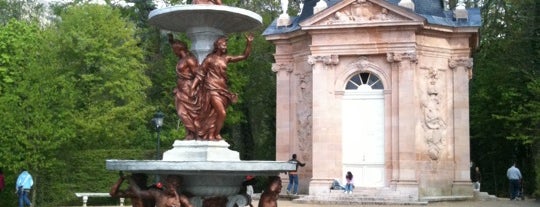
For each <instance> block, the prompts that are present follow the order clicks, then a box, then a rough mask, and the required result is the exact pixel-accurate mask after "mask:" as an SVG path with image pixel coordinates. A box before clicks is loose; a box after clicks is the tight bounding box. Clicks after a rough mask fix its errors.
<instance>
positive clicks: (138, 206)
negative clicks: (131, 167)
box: [109, 171, 156, 207]
mask: <svg viewBox="0 0 540 207" xmlns="http://www.w3.org/2000/svg"><path fill="white" fill-rule="evenodd" d="M130 177H131V178H132V179H133V181H134V183H132V184H131V185H137V186H138V187H139V188H141V189H144V190H147V189H148V188H147V187H146V181H147V179H148V176H147V175H146V174H143V173H135V174H132V175H131V176H130ZM125 179H126V176H125V175H124V174H123V173H122V171H120V177H119V178H118V180H117V181H116V182H115V183H114V184H113V186H112V187H111V190H110V191H109V194H110V195H111V197H113V198H130V199H131V205H132V206H133V207H154V206H155V203H156V202H155V201H154V199H151V198H150V199H142V198H140V197H139V196H137V195H136V194H135V192H133V190H132V188H131V185H130V186H129V187H128V188H127V189H126V190H120V186H121V185H122V183H123V182H124V180H125Z"/></svg>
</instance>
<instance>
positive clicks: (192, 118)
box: [169, 34, 200, 140]
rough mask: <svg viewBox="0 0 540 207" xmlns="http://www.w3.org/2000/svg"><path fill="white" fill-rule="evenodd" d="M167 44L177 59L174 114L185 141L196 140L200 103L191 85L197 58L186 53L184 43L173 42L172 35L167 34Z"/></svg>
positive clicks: (197, 66) (197, 65)
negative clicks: (181, 125)
mask: <svg viewBox="0 0 540 207" xmlns="http://www.w3.org/2000/svg"><path fill="white" fill-rule="evenodd" d="M169 43H170V44H171V47H172V49H173V52H174V54H175V55H176V56H178V58H179V60H178V63H177V64H176V76H177V81H176V84H177V87H176V88H175V89H174V94H175V96H174V103H175V106H176V112H177V114H178V117H180V119H181V120H182V123H184V126H185V128H186V138H185V139H187V140H190V139H196V138H197V128H198V123H197V121H198V119H197V117H198V116H199V115H198V114H199V110H200V106H199V105H200V103H199V102H198V100H199V97H198V96H197V95H196V94H197V92H196V91H195V90H197V88H193V89H192V88H191V85H192V83H193V80H194V78H195V73H196V71H197V70H198V68H199V63H198V62H197V58H195V56H194V55H193V54H191V52H189V51H188V48H187V45H186V43H184V42H182V41H180V40H175V39H174V38H173V35H172V34H169Z"/></svg>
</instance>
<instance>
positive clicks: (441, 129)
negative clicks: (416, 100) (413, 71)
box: [422, 67, 446, 161]
mask: <svg viewBox="0 0 540 207" xmlns="http://www.w3.org/2000/svg"><path fill="white" fill-rule="evenodd" d="M422 69H426V70H427V73H426V74H425V78H426V90H425V93H424V94H423V96H424V98H423V101H422V111H423V113H424V117H423V120H422V122H423V124H422V128H423V129H424V140H425V142H426V144H427V146H428V150H427V155H428V157H429V158H430V159H431V160H432V161H438V160H439V159H440V156H441V153H442V151H443V150H444V143H445V140H446V137H445V134H446V122H445V121H444V117H443V114H442V113H441V105H440V103H441V94H440V93H439V89H438V88H439V87H438V85H439V84H438V82H439V79H440V74H439V70H438V69H435V68H431V67H429V68H427V67H422Z"/></svg>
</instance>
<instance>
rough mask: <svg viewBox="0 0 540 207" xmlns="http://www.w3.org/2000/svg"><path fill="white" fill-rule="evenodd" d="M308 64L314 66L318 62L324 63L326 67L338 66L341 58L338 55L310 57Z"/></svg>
mask: <svg viewBox="0 0 540 207" xmlns="http://www.w3.org/2000/svg"><path fill="white" fill-rule="evenodd" d="M307 62H308V63H309V64H310V65H314V64H315V63H317V62H321V63H324V64H325V65H337V64H338V63H339V57H338V56H337V55H320V56H319V55H310V56H308V60H307Z"/></svg>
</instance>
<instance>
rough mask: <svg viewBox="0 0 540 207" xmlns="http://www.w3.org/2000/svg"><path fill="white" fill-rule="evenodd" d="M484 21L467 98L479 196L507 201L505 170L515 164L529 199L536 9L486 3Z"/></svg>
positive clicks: (536, 115) (495, 0)
mask: <svg viewBox="0 0 540 207" xmlns="http://www.w3.org/2000/svg"><path fill="white" fill-rule="evenodd" d="M482 17H483V27H482V28H481V31H480V34H481V39H480V48H479V51H477V53H476V54H475V57H474V58H475V59H474V60H475V62H474V64H475V66H474V69H473V71H474V77H473V79H472V81H471V94H470V95H471V103H470V107H471V108H470V110H471V161H473V162H475V163H476V164H477V165H478V166H479V167H480V169H481V172H482V173H483V179H482V180H483V182H482V183H483V184H482V191H487V192H490V193H492V194H496V195H498V196H507V193H508V182H507V178H506V170H507V168H508V167H510V166H511V164H512V162H514V161H515V162H517V167H518V168H520V169H521V171H522V174H523V176H524V184H525V192H526V193H532V192H534V191H535V189H537V187H536V186H537V185H538V184H539V182H540V177H537V175H536V172H538V171H537V169H540V162H537V159H538V158H540V157H539V155H540V154H538V153H539V150H538V149H539V148H538V147H539V145H538V144H539V141H540V140H539V138H540V136H539V135H540V134H539V129H540V122H539V121H540V110H539V107H540V102H539V101H540V93H539V92H540V88H539V87H540V84H539V83H540V78H539V73H540V63H539V62H538V61H539V60H540V50H539V49H540V28H539V26H538V24H537V22H539V20H540V19H539V18H540V5H538V1H534V0H486V1H484V7H483V8H482ZM539 192H540V191H538V190H536V192H535V193H536V194H537V195H538V193H539Z"/></svg>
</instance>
